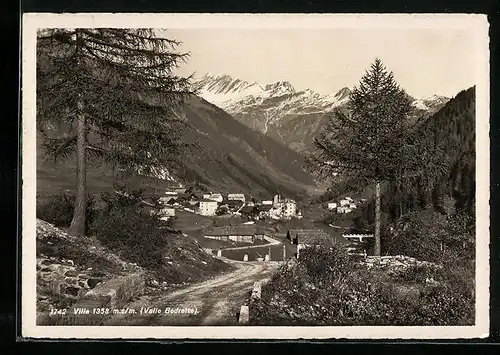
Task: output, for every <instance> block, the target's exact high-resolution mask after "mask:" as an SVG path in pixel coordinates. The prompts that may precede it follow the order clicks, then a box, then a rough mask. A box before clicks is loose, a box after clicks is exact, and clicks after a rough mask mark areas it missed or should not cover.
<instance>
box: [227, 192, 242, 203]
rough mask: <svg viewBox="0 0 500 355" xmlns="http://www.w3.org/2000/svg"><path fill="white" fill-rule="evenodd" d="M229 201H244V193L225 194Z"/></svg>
mask: <svg viewBox="0 0 500 355" xmlns="http://www.w3.org/2000/svg"><path fill="white" fill-rule="evenodd" d="M227 199H228V200H229V201H242V202H245V194H227Z"/></svg>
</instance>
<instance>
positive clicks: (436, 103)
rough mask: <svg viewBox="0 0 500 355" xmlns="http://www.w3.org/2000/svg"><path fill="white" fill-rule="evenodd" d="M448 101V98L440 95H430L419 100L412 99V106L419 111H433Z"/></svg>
mask: <svg viewBox="0 0 500 355" xmlns="http://www.w3.org/2000/svg"><path fill="white" fill-rule="evenodd" d="M449 100H450V98H449V97H446V96H440V95H436V94H433V95H430V96H426V97H421V98H414V99H413V102H412V105H413V106H414V107H415V108H417V109H420V110H425V111H435V110H436V109H439V108H440V107H441V106H443V105H444V104H445V103H447V102H448V101H449Z"/></svg>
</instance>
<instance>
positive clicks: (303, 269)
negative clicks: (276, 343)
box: [251, 248, 475, 326]
mask: <svg viewBox="0 0 500 355" xmlns="http://www.w3.org/2000/svg"><path fill="white" fill-rule="evenodd" d="M473 268H474V265H473V263H471V264H470V265H468V266H467V265H464V264H459V263H454V264H446V265H444V266H443V267H442V268H437V267H431V266H414V267H408V268H407V269H406V270H404V271H402V272H400V273H399V274H396V276H390V275H388V274H386V273H385V272H384V271H381V270H366V269H365V268H362V267H357V266H356V265H355V264H354V263H353V262H352V261H351V259H349V258H348V257H347V256H346V255H345V254H344V252H343V250H342V248H332V249H329V248H322V249H316V250H315V249H314V248H307V249H304V250H303V251H301V252H300V257H299V259H298V261H297V263H296V265H294V266H293V267H290V266H283V267H281V268H280V269H279V270H278V272H277V273H276V274H274V275H273V277H272V278H271V280H270V281H269V283H268V284H266V285H265V286H264V287H263V290H262V300H260V301H259V302H256V303H255V304H253V305H251V307H252V310H251V315H252V320H251V321H252V324H255V325H435V326H437V325H469V324H473V322H474V309H475V303H474V299H475V296H474V269H473ZM427 279H433V280H435V282H432V283H428V282H426V280H427Z"/></svg>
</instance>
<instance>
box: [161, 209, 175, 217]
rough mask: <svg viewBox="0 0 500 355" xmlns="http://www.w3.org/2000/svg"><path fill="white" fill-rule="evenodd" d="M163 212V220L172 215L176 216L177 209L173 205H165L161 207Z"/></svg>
mask: <svg viewBox="0 0 500 355" xmlns="http://www.w3.org/2000/svg"><path fill="white" fill-rule="evenodd" d="M161 213H162V215H163V216H162V218H161V219H163V220H169V219H170V217H175V209H174V208H171V207H165V208H162V209H161Z"/></svg>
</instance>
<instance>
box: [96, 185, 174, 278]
mask: <svg viewBox="0 0 500 355" xmlns="http://www.w3.org/2000/svg"><path fill="white" fill-rule="evenodd" d="M103 200H104V202H105V203H106V208H104V209H103V210H102V211H100V213H99V215H98V216H97V217H96V219H95V222H94V223H93V225H92V231H93V233H94V234H95V235H96V237H97V238H98V239H99V240H100V241H101V242H102V243H103V244H104V245H105V246H106V247H108V248H109V249H111V250H113V251H114V252H116V253H117V254H118V255H120V256H121V257H123V258H124V259H126V260H128V261H130V262H134V263H136V264H138V265H140V266H143V267H145V268H149V269H153V270H158V269H159V268H161V267H162V266H163V253H164V251H165V247H166V246H167V242H168V241H167V236H168V234H169V230H168V222H165V221H162V220H161V215H160V214H159V213H157V212H155V211H154V210H151V209H149V208H147V206H145V205H144V204H143V203H142V202H141V200H142V198H141V195H140V194H130V195H129V196H122V195H109V194H104V195H103Z"/></svg>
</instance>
